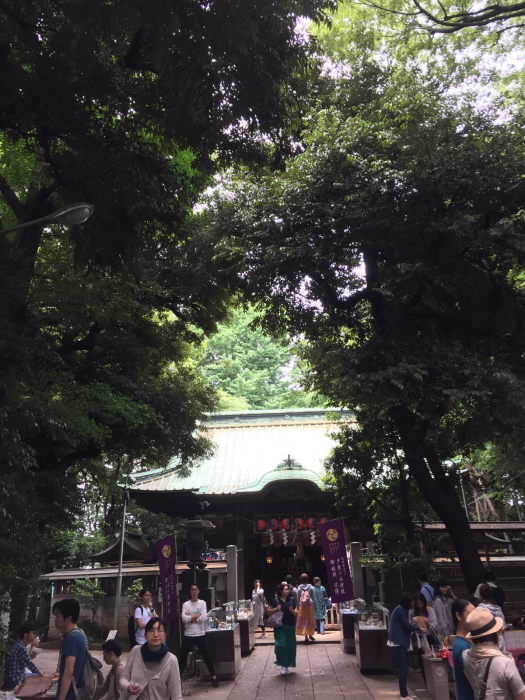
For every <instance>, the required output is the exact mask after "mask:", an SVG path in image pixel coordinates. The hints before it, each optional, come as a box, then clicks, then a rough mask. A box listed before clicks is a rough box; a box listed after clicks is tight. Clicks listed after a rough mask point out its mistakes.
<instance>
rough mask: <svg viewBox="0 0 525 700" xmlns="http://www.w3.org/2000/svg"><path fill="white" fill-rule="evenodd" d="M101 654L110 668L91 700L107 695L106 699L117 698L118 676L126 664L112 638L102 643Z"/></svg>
mask: <svg viewBox="0 0 525 700" xmlns="http://www.w3.org/2000/svg"><path fill="white" fill-rule="evenodd" d="M102 656H103V658H104V663H105V664H107V665H108V666H109V667H110V669H109V673H108V675H107V676H106V680H105V681H104V683H103V685H102V686H101V687H100V688H99V689H98V690H97V692H96V694H95V696H94V698H93V700H100V698H103V697H104V696H105V695H107V700H118V696H119V694H120V686H119V683H120V677H121V676H122V672H123V671H124V666H125V665H126V664H125V663H124V661H123V659H122V658H121V657H122V648H121V646H120V644H118V642H116V641H115V640H114V639H108V641H107V642H104V644H103V645H102Z"/></svg>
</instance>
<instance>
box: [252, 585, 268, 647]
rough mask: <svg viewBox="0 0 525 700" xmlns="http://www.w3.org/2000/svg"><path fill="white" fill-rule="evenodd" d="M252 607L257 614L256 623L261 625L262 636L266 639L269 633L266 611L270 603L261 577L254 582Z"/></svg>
mask: <svg viewBox="0 0 525 700" xmlns="http://www.w3.org/2000/svg"><path fill="white" fill-rule="evenodd" d="M252 608H253V614H254V616H255V625H256V626H257V625H259V626H260V628H261V630H262V634H261V637H260V638H261V639H265V638H266V637H267V636H268V635H267V634H266V632H265V629H264V613H265V611H266V609H267V608H268V603H267V601H266V598H265V597H264V590H263V589H262V588H261V582H260V581H259V579H255V581H254V582H253V591H252Z"/></svg>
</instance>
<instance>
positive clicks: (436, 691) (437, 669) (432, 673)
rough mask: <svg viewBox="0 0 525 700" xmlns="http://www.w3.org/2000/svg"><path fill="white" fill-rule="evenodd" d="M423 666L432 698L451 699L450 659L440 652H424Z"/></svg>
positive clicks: (439, 699)
mask: <svg viewBox="0 0 525 700" xmlns="http://www.w3.org/2000/svg"><path fill="white" fill-rule="evenodd" d="M423 666H424V668H425V676H426V681H427V692H428V696H429V698H430V700H449V689H448V661H447V660H446V659H442V658H441V656H440V655H439V654H436V656H434V654H423Z"/></svg>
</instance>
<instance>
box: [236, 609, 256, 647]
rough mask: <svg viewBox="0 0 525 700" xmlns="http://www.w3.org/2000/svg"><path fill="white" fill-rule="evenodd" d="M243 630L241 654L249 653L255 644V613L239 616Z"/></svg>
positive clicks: (238, 620)
mask: <svg viewBox="0 0 525 700" xmlns="http://www.w3.org/2000/svg"><path fill="white" fill-rule="evenodd" d="M237 623H238V625H239V627H240V630H241V654H249V653H250V652H251V650H252V649H253V647H254V646H255V615H248V616H247V617H241V616H240V615H239V616H238V617H237Z"/></svg>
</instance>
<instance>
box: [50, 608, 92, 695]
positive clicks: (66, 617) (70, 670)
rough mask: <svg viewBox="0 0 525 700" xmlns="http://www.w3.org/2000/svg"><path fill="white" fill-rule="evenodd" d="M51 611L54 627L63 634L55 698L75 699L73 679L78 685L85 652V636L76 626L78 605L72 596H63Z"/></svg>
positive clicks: (78, 612)
mask: <svg viewBox="0 0 525 700" xmlns="http://www.w3.org/2000/svg"><path fill="white" fill-rule="evenodd" d="M52 612H53V615H54V616H55V627H56V628H57V630H59V631H60V632H63V633H64V634H65V637H64V641H63V642H62V648H61V649H60V667H59V669H58V673H59V676H58V686H57V695H56V700H75V691H74V688H73V680H74V681H75V683H76V685H77V686H78V685H79V683H80V681H81V678H82V671H83V669H84V662H85V660H86V652H87V637H86V635H85V634H84V633H83V632H82V630H80V629H79V628H78V627H77V620H78V616H79V615H80V605H79V603H78V600H75V599H74V598H65V599H64V600H59V601H58V602H57V603H55V604H54V605H53V611H52Z"/></svg>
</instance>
